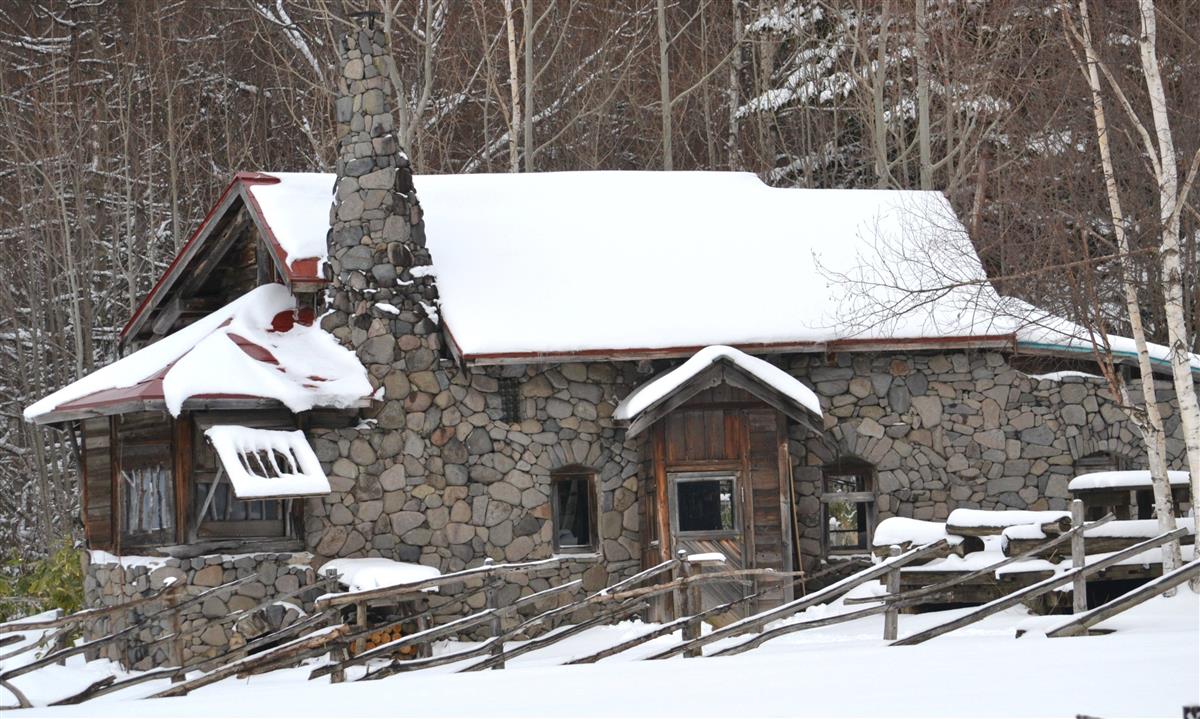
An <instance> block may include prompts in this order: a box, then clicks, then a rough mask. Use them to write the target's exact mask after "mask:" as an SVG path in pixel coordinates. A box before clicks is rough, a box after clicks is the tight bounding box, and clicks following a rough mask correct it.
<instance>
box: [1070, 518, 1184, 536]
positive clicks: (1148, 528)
mask: <svg viewBox="0 0 1200 719" xmlns="http://www.w3.org/2000/svg"><path fill="white" fill-rule="evenodd" d="M1175 526H1176V527H1182V528H1184V529H1186V530H1187V531H1188V534H1191V535H1195V534H1196V520H1195V518H1193V517H1177V518H1176V519H1175ZM1160 534H1162V530H1161V529H1159V527H1158V520H1157V519H1120V520H1115V521H1112V522H1106V523H1104V524H1101V525H1100V526H1099V527H1093V528H1091V529H1085V530H1084V531H1083V536H1084V537H1085V538H1092V537H1115V538H1136V539H1150V538H1151V537H1157V536H1158V535H1160Z"/></svg>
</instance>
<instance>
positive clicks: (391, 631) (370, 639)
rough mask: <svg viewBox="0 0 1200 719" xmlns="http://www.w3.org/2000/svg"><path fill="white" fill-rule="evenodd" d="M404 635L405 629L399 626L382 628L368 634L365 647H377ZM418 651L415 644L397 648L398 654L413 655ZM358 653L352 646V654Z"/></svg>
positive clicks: (368, 648)
mask: <svg viewBox="0 0 1200 719" xmlns="http://www.w3.org/2000/svg"><path fill="white" fill-rule="evenodd" d="M403 636H404V631H403V630H402V629H401V628H400V627H398V626H395V627H389V628H385V629H381V630H379V631H377V632H372V633H371V634H369V635H367V643H366V647H365V649H366V650H371V649H374V648H376V647H381V646H383V645H384V644H389V643H391V642H394V641H396V640H397V639H400V638H402V637H403ZM416 651H417V647H416V646H415V645H409V646H406V647H400V648H399V649H398V650H396V654H397V655H399V656H404V657H408V656H412V655H413V654H415V653H416ZM356 653H357V652H355V651H354V647H353V646H351V652H350V654H351V656H354V655H355V654H356Z"/></svg>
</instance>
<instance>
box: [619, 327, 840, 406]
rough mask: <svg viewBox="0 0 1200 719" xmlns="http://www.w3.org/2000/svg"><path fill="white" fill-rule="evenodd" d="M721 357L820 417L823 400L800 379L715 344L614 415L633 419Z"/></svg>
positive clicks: (633, 395) (624, 403)
mask: <svg viewBox="0 0 1200 719" xmlns="http://www.w3.org/2000/svg"><path fill="white" fill-rule="evenodd" d="M720 360H726V361H729V362H732V363H733V364H735V365H737V366H738V367H739V368H741V369H742V370H745V371H746V372H747V373H749V374H751V375H753V376H754V377H756V378H758V379H759V380H760V381H762V382H763V384H766V385H768V386H770V387H771V388H773V389H775V390H778V391H779V392H780V393H782V394H784V395H786V396H787V397H789V398H791V399H792V400H793V401H794V402H796V403H797V404H799V405H800V406H802V407H804V408H805V409H807V410H809V411H810V412H812V413H813V414H815V415H817V416H818V417H820V416H821V403H820V401H819V400H818V399H817V395H816V394H814V393H813V391H812V390H811V389H809V388H808V387H806V386H805V385H804V383H802V382H801V381H800V380H798V379H796V378H795V377H793V376H791V375H790V374H788V373H787V372H784V371H783V370H781V369H779V368H778V367H776V366H775V365H773V364H771V363H770V362H767V361H765V360H761V359H759V358H757V357H752V356H750V355H748V354H746V353H745V352H742V351H740V350H736V349H734V348H732V347H723V346H721V345H715V346H713V347H705V348H704V349H702V350H700V351H699V352H697V353H696V354H694V355H692V357H691V358H690V359H689V360H688V361H687V362H684V363H683V364H681V365H679V366H678V367H676V368H675V369H673V370H671V371H670V372H667V373H665V374H662V375H660V376H658V377H655V378H654V379H652V380H650V381H649V382H647V383H645V384H643V385H642V386H640V387H638V388H637V389H635V390H634V391H633V392H631V393H630V394H629V396H628V397H626V398H625V399H624V400H622V401H621V403H620V404H619V405H617V408H616V410H615V411H614V412H613V418H614V419H617V420H619V421H629V420H631V419H634V418H635V417H637V416H638V415H639V414H641V413H642V412H644V411H646V410H647V409H649V408H650V407H651V406H653V405H654V404H656V403H657V402H659V401H660V400H661V399H663V398H664V397H666V396H668V395H670V394H671V393H672V392H674V391H675V390H677V389H679V388H680V387H681V386H683V385H684V384H685V383H687V381H688V380H690V379H692V378H693V377H695V376H696V375H698V374H700V373H701V372H703V371H704V370H705V369H708V367H709V365H711V364H713V363H714V362H717V361H720Z"/></svg>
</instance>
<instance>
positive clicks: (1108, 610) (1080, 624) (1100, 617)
mask: <svg viewBox="0 0 1200 719" xmlns="http://www.w3.org/2000/svg"><path fill="white" fill-rule="evenodd" d="M1196 576H1200V559H1194V560H1192V561H1190V562H1188V563H1187V564H1185V565H1183V566H1182V567H1180V568H1178V569H1176V570H1175V571H1173V572H1169V573H1167V574H1164V575H1162V576H1161V577H1159V578H1158V579H1155V580H1154V581H1151V582H1147V583H1146V584H1143V585H1142V586H1140V587H1138V588H1137V589H1134V590H1133V591H1131V592H1126V593H1125V594H1122V595H1121V596H1119V597H1117V598H1116V599H1114V600H1112V601H1110V602H1107V603H1105V604H1101V605H1100V606H1098V607H1096V608H1095V609H1092V610H1089V611H1087V612H1084V613H1083V614H1080V615H1078V616H1074V617H1071V619H1070V620H1069V621H1067V622H1065V623H1063V624H1060V625H1058V626H1057V627H1055V628H1054V629H1051V630H1050V631H1048V632H1046V636H1048V637H1074V636H1079V635H1083V634H1087V630H1088V629H1089V628H1091V627H1094V626H1095V625H1097V624H1099V623H1100V622H1103V621H1105V620H1106V619H1111V618H1113V617H1115V616H1117V615H1118V614H1120V613H1121V612H1124V611H1125V610H1127V609H1130V608H1132V607H1136V606H1137V605H1139V604H1141V603H1142V602H1144V601H1146V600H1147V599H1152V598H1154V597H1157V596H1158V595H1160V594H1163V593H1164V592H1168V591H1170V590H1171V589H1173V588H1175V587H1177V586H1179V585H1180V584H1183V583H1184V582H1186V581H1188V580H1189V579H1191V578H1192V577H1196Z"/></svg>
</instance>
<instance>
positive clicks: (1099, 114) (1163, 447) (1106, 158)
mask: <svg viewBox="0 0 1200 719" xmlns="http://www.w3.org/2000/svg"><path fill="white" fill-rule="evenodd" d="M1079 12H1080V15H1081V17H1082V20H1083V32H1082V40H1083V51H1084V59H1085V61H1086V63H1087V72H1086V73H1085V74H1086V76H1087V81H1088V87H1089V88H1090V90H1091V95H1092V117H1093V120H1094V121H1095V125H1096V142H1097V146H1098V147H1099V150H1100V165H1101V168H1102V169H1103V171H1104V189H1105V193H1106V194H1107V196H1108V207H1109V212H1110V216H1111V218H1112V224H1113V232H1114V234H1115V235H1116V238H1117V248H1118V251H1119V252H1120V254H1121V257H1122V260H1121V269H1122V272H1121V280H1122V281H1121V284H1122V289H1123V291H1124V294H1125V307H1126V310H1127V312H1128V314H1129V326H1130V328H1131V330H1132V333H1133V340H1134V344H1135V345H1136V347H1137V356H1138V369H1139V370H1140V372H1141V375H1142V379H1141V382H1142V398H1143V400H1144V402H1145V409H1144V412H1145V417H1134V422H1135V424H1137V426H1138V429H1140V430H1141V432H1142V438H1143V440H1144V441H1145V443H1146V453H1147V458H1148V460H1149V464H1150V484H1151V487H1152V488H1153V490H1154V510H1155V514H1157V516H1158V529H1159V532H1170V531H1174V529H1175V513H1174V509H1173V507H1172V503H1171V481H1170V478H1169V477H1168V475H1167V436H1166V432H1165V431H1164V430H1163V423H1162V415H1161V413H1160V412H1159V410H1158V396H1157V391H1156V389H1155V386H1154V370H1153V368H1152V367H1151V364H1150V351H1149V349H1148V348H1147V346H1146V331H1145V328H1144V327H1143V325H1142V310H1141V302H1140V301H1139V299H1138V294H1137V284H1136V282H1135V275H1134V268H1133V266H1132V263H1131V261H1130V258H1131V253H1130V247H1129V236H1128V235H1127V234H1126V233H1125V213H1124V212H1123V210H1122V209H1121V196H1120V193H1119V192H1118V189H1117V178H1116V171H1115V169H1114V166H1113V160H1112V151H1111V148H1110V147H1109V143H1108V122H1107V117H1106V115H1105V112H1104V102H1103V98H1102V97H1101V94H1100V73H1099V71H1098V70H1097V69H1096V66H1097V63H1098V62H1099V58H1098V57H1097V55H1096V49H1095V46H1094V45H1093V43H1092V36H1091V27H1090V22H1089V18H1088V6H1087V0H1079ZM1122 384H1124V383H1123V382H1122ZM1121 389H1124V388H1123V387H1122V388H1121ZM1120 396H1121V397H1122V398H1123V399H1126V404H1129V405H1132V402H1131V401H1129V400H1128V392H1124V391H1123V392H1121V394H1120ZM1162 559H1163V572H1164V573H1166V572H1171V571H1174V570H1175V569H1177V568H1178V567H1180V566H1181V565H1182V564H1183V556H1182V554H1181V553H1180V547H1179V542H1171V543H1170V544H1167V545H1164V546H1163V548H1162Z"/></svg>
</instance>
